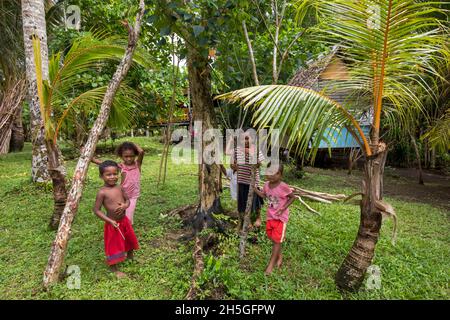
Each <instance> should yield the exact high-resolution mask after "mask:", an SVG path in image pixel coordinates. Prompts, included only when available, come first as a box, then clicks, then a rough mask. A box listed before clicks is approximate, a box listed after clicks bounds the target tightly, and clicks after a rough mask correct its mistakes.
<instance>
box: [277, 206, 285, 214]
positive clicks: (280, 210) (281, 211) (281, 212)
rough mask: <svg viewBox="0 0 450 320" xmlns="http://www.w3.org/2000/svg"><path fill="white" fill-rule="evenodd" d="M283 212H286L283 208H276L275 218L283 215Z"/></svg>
mask: <svg viewBox="0 0 450 320" xmlns="http://www.w3.org/2000/svg"><path fill="white" fill-rule="evenodd" d="M284 210H286V209H285V208H284V207H283V208H278V209H277V211H275V214H276V215H277V216H281V215H282V214H283V212H284Z"/></svg>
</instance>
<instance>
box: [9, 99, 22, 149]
mask: <svg viewBox="0 0 450 320" xmlns="http://www.w3.org/2000/svg"><path fill="white" fill-rule="evenodd" d="M24 143H25V134H24V132H23V125H22V101H21V102H20V106H19V107H18V108H17V111H16V114H15V117H14V121H13V123H12V127H11V142H10V144H9V151H10V152H18V151H22V149H23V145H24Z"/></svg>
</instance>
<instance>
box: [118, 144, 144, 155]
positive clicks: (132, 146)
mask: <svg viewBox="0 0 450 320" xmlns="http://www.w3.org/2000/svg"><path fill="white" fill-rule="evenodd" d="M125 150H131V151H133V152H134V155H136V156H137V155H138V154H139V151H138V148H137V147H136V145H135V144H134V143H133V142H129V141H125V142H124V143H122V144H121V145H120V146H118V147H117V150H116V154H117V155H118V156H119V157H122V154H123V152H124V151H125Z"/></svg>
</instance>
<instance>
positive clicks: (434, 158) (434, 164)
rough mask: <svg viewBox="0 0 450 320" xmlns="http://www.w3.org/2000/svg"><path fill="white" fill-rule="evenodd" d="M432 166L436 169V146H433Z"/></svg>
mask: <svg viewBox="0 0 450 320" xmlns="http://www.w3.org/2000/svg"><path fill="white" fill-rule="evenodd" d="M430 168H431V169H436V148H431V159H430Z"/></svg>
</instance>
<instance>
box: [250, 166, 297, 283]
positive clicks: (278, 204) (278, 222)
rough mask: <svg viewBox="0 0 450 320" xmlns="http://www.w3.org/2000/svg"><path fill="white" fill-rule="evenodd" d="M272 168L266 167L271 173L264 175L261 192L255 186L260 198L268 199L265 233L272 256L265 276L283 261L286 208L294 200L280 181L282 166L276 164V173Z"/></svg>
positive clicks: (287, 214)
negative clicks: (264, 181)
mask: <svg viewBox="0 0 450 320" xmlns="http://www.w3.org/2000/svg"><path fill="white" fill-rule="evenodd" d="M274 167H275V165H273V166H272V167H270V166H269V167H268V170H267V171H268V172H270V171H272V172H271V174H267V175H266V180H267V182H266V183H265V184H264V187H263V190H262V192H261V191H260V190H258V188H257V186H255V192H256V193H257V194H258V195H259V196H260V197H262V198H266V199H268V205H267V222H266V233H267V236H268V237H269V239H270V240H272V242H273V247H272V256H271V257H270V261H269V264H268V265H267V268H266V270H265V274H270V273H271V272H272V269H273V267H274V266H275V265H276V266H277V267H278V268H279V267H281V264H282V260H283V257H282V254H281V244H282V242H283V241H284V238H285V232H286V226H287V222H288V220H289V209H288V208H289V206H290V205H291V204H292V202H294V200H295V197H294V194H293V193H292V189H291V188H290V187H289V186H288V185H287V184H286V183H284V182H283V181H281V179H282V177H283V165H282V164H281V163H280V164H278V170H277V171H276V173H274V172H273V171H275V170H274V169H275V168H274Z"/></svg>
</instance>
